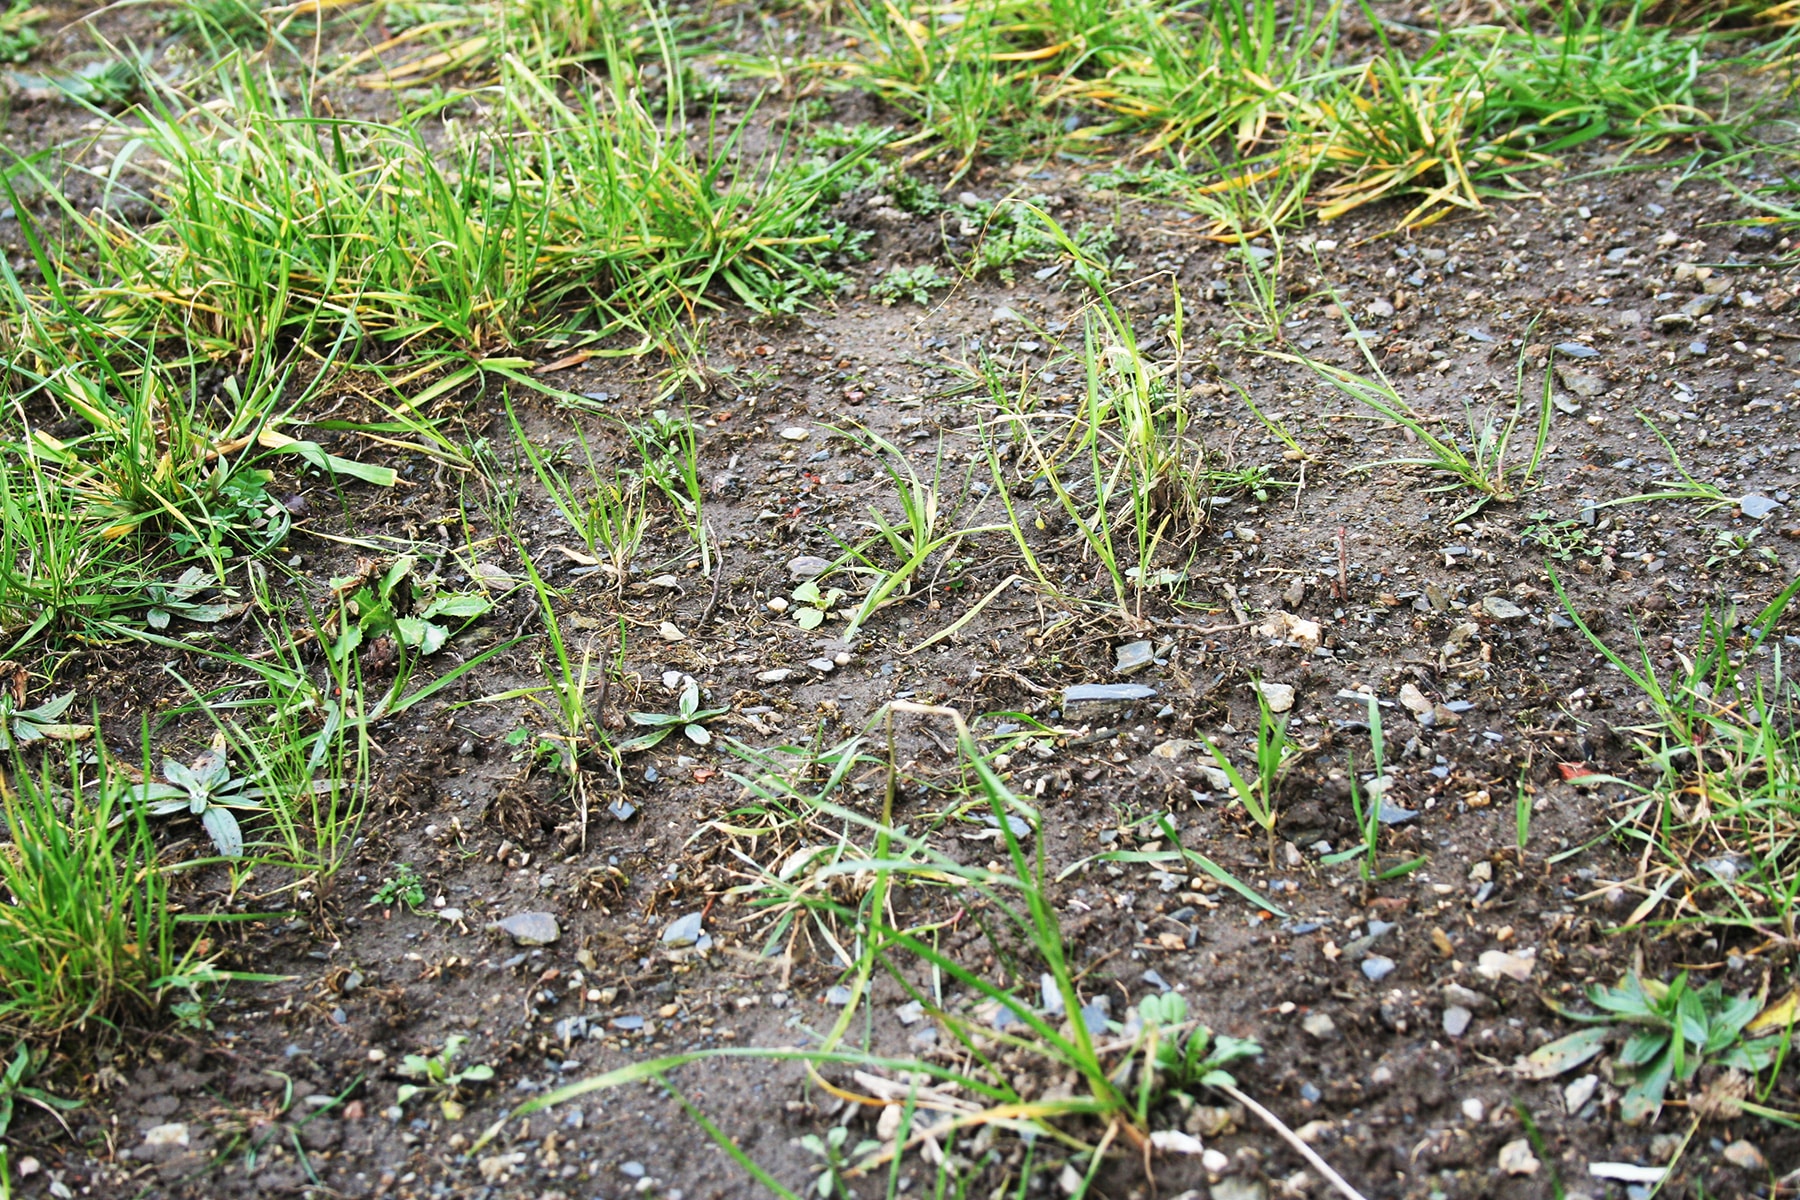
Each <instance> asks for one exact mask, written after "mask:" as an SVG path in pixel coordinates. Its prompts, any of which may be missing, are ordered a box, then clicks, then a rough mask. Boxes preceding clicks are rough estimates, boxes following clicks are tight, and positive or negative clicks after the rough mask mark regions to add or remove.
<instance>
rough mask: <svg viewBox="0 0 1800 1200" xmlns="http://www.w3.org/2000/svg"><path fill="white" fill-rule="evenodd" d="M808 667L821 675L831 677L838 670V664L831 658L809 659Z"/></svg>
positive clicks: (807, 661)
mask: <svg viewBox="0 0 1800 1200" xmlns="http://www.w3.org/2000/svg"><path fill="white" fill-rule="evenodd" d="M806 665H807V666H809V667H811V668H812V669H813V670H815V671H817V672H818V673H819V674H821V675H829V674H831V673H832V672H833V671H835V670H837V664H836V663H835V662H833V661H832V660H831V659H829V658H809V659H807V660H806Z"/></svg>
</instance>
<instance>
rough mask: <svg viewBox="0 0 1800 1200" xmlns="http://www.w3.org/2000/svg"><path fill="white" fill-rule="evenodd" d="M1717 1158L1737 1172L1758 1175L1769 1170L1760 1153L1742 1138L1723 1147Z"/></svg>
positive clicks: (1767, 1163) (1766, 1160) (1766, 1161)
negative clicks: (1734, 1168)
mask: <svg viewBox="0 0 1800 1200" xmlns="http://www.w3.org/2000/svg"><path fill="white" fill-rule="evenodd" d="M1719 1157H1720V1158H1722V1159H1724V1160H1725V1161H1726V1162H1728V1163H1730V1164H1731V1165H1732V1166H1734V1167H1736V1168H1737V1169H1738V1170H1740V1171H1747V1172H1749V1173H1750V1174H1752V1175H1760V1174H1762V1173H1763V1172H1764V1171H1766V1170H1768V1169H1769V1161H1768V1159H1766V1158H1764V1157H1763V1154H1762V1151H1761V1150H1758V1149H1757V1148H1756V1147H1755V1146H1754V1145H1752V1144H1751V1143H1750V1142H1747V1141H1745V1140H1744V1139H1743V1138H1739V1139H1738V1140H1737V1141H1735V1142H1733V1143H1731V1145H1729V1146H1727V1147H1725V1149H1724V1150H1723V1151H1722V1152H1720V1154H1719Z"/></svg>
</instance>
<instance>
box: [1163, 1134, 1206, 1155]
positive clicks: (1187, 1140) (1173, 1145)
mask: <svg viewBox="0 0 1800 1200" xmlns="http://www.w3.org/2000/svg"><path fill="white" fill-rule="evenodd" d="M1150 1144H1151V1145H1152V1146H1154V1147H1156V1148H1157V1149H1158V1150H1161V1151H1163V1152H1164V1153H1166V1154H1200V1153H1203V1152H1204V1151H1205V1150H1206V1147H1205V1146H1204V1145H1202V1144H1201V1142H1200V1139H1199V1138H1197V1137H1195V1136H1194V1135H1193V1134H1191V1133H1183V1132H1181V1131H1180V1130H1179V1129H1158V1130H1156V1131H1155V1132H1154V1133H1152V1134H1151V1135H1150Z"/></svg>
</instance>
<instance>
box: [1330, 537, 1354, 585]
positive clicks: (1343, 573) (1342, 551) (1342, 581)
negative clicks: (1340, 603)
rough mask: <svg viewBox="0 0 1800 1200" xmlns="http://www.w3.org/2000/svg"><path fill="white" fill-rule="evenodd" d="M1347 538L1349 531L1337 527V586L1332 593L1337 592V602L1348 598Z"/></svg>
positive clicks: (1348, 544) (1348, 564)
mask: <svg viewBox="0 0 1800 1200" xmlns="http://www.w3.org/2000/svg"><path fill="white" fill-rule="evenodd" d="M1349 536H1350V534H1349V531H1348V530H1346V529H1345V528H1344V527H1343V526H1342V525H1339V526H1338V531H1337V546H1338V577H1337V586H1336V587H1335V588H1334V589H1333V590H1334V591H1336V592H1337V598H1338V599H1339V600H1348V599H1349V598H1350V543H1349V540H1348V539H1349Z"/></svg>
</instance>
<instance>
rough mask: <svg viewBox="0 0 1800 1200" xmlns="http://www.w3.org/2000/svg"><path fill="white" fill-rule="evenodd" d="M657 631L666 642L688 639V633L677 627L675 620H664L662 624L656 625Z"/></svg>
mask: <svg viewBox="0 0 1800 1200" xmlns="http://www.w3.org/2000/svg"><path fill="white" fill-rule="evenodd" d="M656 632H657V634H658V635H659V636H661V638H662V640H663V641H665V642H685V641H687V634H685V633H683V632H681V630H679V629H677V628H676V627H675V622H673V621H664V622H663V623H662V624H661V625H658V626H657V627H656Z"/></svg>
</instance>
